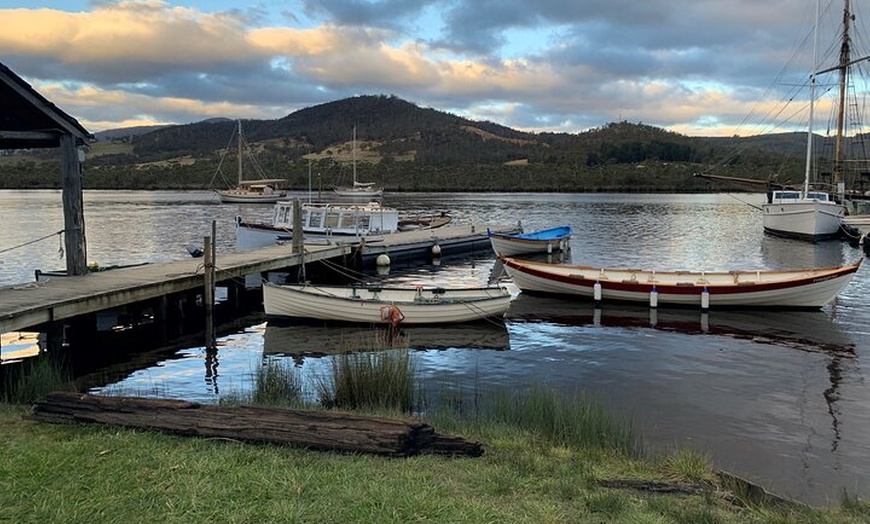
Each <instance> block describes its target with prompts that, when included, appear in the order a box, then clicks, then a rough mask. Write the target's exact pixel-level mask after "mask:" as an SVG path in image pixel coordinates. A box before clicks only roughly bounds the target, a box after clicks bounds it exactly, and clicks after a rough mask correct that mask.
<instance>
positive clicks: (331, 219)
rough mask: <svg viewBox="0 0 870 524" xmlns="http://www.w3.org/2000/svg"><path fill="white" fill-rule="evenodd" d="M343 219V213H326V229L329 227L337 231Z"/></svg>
mask: <svg viewBox="0 0 870 524" xmlns="http://www.w3.org/2000/svg"><path fill="white" fill-rule="evenodd" d="M340 219H341V213H337V212H335V211H329V212H328V213H326V223H325V224H324V227H328V228H330V229H335V228H336V227H338V223H339V221H340Z"/></svg>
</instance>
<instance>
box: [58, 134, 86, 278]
mask: <svg viewBox="0 0 870 524" xmlns="http://www.w3.org/2000/svg"><path fill="white" fill-rule="evenodd" d="M60 155H61V171H62V172H63V229H64V248H65V250H66V274H67V275H69V276H74V275H84V274H87V272H88V255H87V245H86V241H85V238H86V237H85V213H84V197H83V195H82V165H81V162H80V160H79V150H78V148H77V147H76V141H75V137H73V136H72V135H68V134H63V135H61V136H60Z"/></svg>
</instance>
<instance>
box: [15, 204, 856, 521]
mask: <svg viewBox="0 0 870 524" xmlns="http://www.w3.org/2000/svg"><path fill="white" fill-rule="evenodd" d="M761 201H762V198H761V195H740V196H731V195H611V194H603V195H563V194H456V193H449V194H447V193H442V194H398V195H388V196H387V197H386V203H387V204H390V205H394V206H396V207H399V208H401V209H406V210H409V211H414V210H420V211H434V210H437V211H441V210H444V211H448V212H450V213H451V214H452V215H453V216H454V217H455V220H456V221H458V222H468V221H474V222H489V223H504V224H513V223H515V222H517V221H518V220H520V221H522V224H523V226H524V227H525V228H526V229H527V230H533V229H539V228H547V227H553V226H557V225H562V224H569V225H571V226H572V227H573V228H574V231H575V236H574V238H573V240H572V250H571V252H570V255H569V256H568V258H569V259H570V260H572V261H573V262H575V263H584V264H592V265H608V266H622V267H637V268H650V269H697V270H701V269H707V270H712V269H765V268H767V269H773V268H795V267H807V266H830V265H839V264H843V263H845V262H850V261H852V260H854V259H855V258H857V257H859V256H860V252H859V251H858V250H857V249H853V248H851V247H850V246H848V245H846V244H842V243H840V242H836V241H835V242H827V243H822V244H818V245H812V244H807V243H802V242H796V241H789V240H782V239H776V238H771V237H767V236H765V235H763V234H762V232H761V214H760V212H759V211H758V210H757V209H755V208H754V207H752V206H751V205H748V204H747V202H749V203H750V204H753V205H756V206H757V205H759V204H760V203H761ZM0 213H2V219H0V285H9V284H21V283H25V282H33V272H34V270H35V269H42V270H49V269H60V268H62V267H63V260H62V258H60V256H59V252H58V250H59V247H60V242H59V237H58V236H57V235H54V233H55V232H57V231H59V230H61V229H62V227H63V226H62V224H63V213H62V208H61V195H60V192H42V191H40V192H36V191H0ZM270 213H271V206H268V205H266V206H234V205H226V204H223V205H221V204H218V202H217V200H216V198H214V197H213V196H212V195H211V194H210V193H209V192H144V191H136V192H103V191H92V192H91V191H89V192H86V194H85V219H86V226H87V241H88V258H89V261H90V262H92V263H93V262H96V263H98V264H100V265H101V266H109V265H117V264H130V263H138V262H145V261H165V260H170V259H174V258H184V257H187V256H188V254H187V251H186V249H185V246H187V245H201V244H202V238H203V237H204V236H206V235H208V234H209V233H210V230H211V222H212V220H215V221H217V236H218V242H217V246H218V257H220V253H221V252H226V251H230V250H232V249H233V246H234V242H235V233H234V230H233V220H234V217H235V216H236V215H239V214H241V215H243V216H245V217H246V218H249V219H253V218H260V219H265V218H267V217H268V216H269V215H270ZM41 237H47V238H46V239H44V240H41V241H38V242H34V243H32V244H29V245H27V246H25V247H21V248H15V247H16V246H19V245H22V244H25V243H27V242H30V241H33V240H35V239H38V238H41ZM218 263H219V260H218ZM868 271H870V269H868V267H866V266H865V267H862V268H861V269H860V271H859V272H858V274H857V275H856V277H855V279H854V280H853V282H852V283H851V284H850V285H849V286H848V287H847V288H846V289H845V291H844V292H843V293H842V294H841V295H840V296H839V297H838V298H837V299H836V301H835V302H834V303H832V304H830V305H828V306H826V307H825V308H824V309H823V310H821V311H818V312H800V313H783V312H753V313H740V312H716V311H713V312H711V313H709V314H707V315H703V314H701V313H700V312H697V311H688V310H686V311H683V310H679V311H675V310H666V309H659V310H657V311H650V310H649V309H647V308H643V307H628V306H613V305H608V304H604V306H603V307H602V308H601V309H599V310H595V309H594V308H592V306H591V304H589V303H584V302H579V303H573V302H566V301H564V300H558V299H547V298H541V297H529V296H523V295H520V296H518V297H517V298H516V299H515V301H514V303H513V304H512V306H511V310H510V312H509V314H508V318H507V320H506V322H505V323H504V324H484V325H472V326H463V327H452V328H445V329H440V328H439V329H438V330H432V329H423V328H412V329H408V330H405V331H404V332H403V333H402V337H404V338H403V339H402V340H400V341H399V344H398V345H400V346H402V345H404V346H406V347H407V346H410V347H411V348H414V349H415V350H416V351H414V352H413V354H412V355H413V358H414V361H415V364H416V366H417V369H418V370H419V373H420V375H421V378H422V380H423V383H424V384H425V387H426V388H427V389H428V390H431V391H439V390H444V389H451V388H457V389H459V388H461V389H463V390H465V391H468V390H469V388H472V389H473V388H483V387H492V388H497V387H523V386H533V385H540V384H545V385H548V386H552V387H556V388H561V389H564V390H566V391H575V390H577V389H583V390H587V391H591V392H593V393H595V394H597V395H600V396H601V397H602V398H603V399H604V400H605V401H606V402H607V403H608V404H610V405H611V406H613V407H614V408H615V409H619V410H621V411H623V412H625V413H626V414H628V415H630V416H631V417H632V418H633V419H634V421H635V422H636V425H637V426H638V428H639V429H640V431H641V432H642V434H643V435H644V437H645V439H646V442H647V443H648V444H649V445H651V446H652V447H654V448H657V449H665V448H668V447H672V446H690V447H693V448H696V449H699V450H701V451H704V452H706V453H708V454H709V455H710V456H711V457H712V458H713V460H714V462H715V463H716V464H717V465H718V466H719V467H721V468H723V469H726V470H729V471H731V472H733V473H736V474H739V475H742V476H745V477H747V478H749V479H752V480H754V481H757V482H760V483H762V484H763V485H765V486H767V487H769V488H770V489H772V490H774V491H776V492H778V493H780V494H784V495H790V496H793V497H796V498H799V499H801V500H804V501H807V502H810V503H813V504H825V503H831V502H836V501H838V498H839V494H840V492H841V490H843V489H846V490H848V491H849V492H851V493H856V494H858V495H860V496H862V497H865V498H867V497H870V480H868V477H870V386H868V380H867V379H868V373H867V370H866V364H865V361H866V360H867V359H868V358H870V353H868V349H867V348H870V324H868V322H870V307H868V306H870V276H868ZM499 275H500V268H499V267H498V264H497V263H496V262H495V260H494V259H493V257H492V256H491V254H489V253H477V254H475V255H474V256H469V257H461V258H457V259H451V260H444V261H442V263H441V264H440V265H437V266H436V265H431V264H426V265H423V266H420V267H417V268H411V269H402V270H393V271H390V272H389V273H387V274H386V275H383V276H381V277H380V278H382V279H383V280H385V281H388V282H402V283H409V284H439V285H444V286H448V285H479V284H485V283H487V282H489V281H490V280H492V279H494V278H497V277H498V276H499ZM379 336H381V334H380V332H378V331H375V330H371V329H367V328H361V329H354V328H346V327H345V328H342V329H337V328H335V327H331V328H324V327H322V326H316V325H315V326H312V325H308V324H292V323H288V324H281V325H275V324H272V325H269V324H267V323H253V324H252V325H250V326H248V327H247V328H246V329H244V330H243V331H240V332H239V333H236V334H234V335H231V336H227V337H224V338H222V339H221V340H220V348H219V350H218V354H217V355H216V356H215V355H207V354H206V352H205V350H204V348H203V347H202V346H196V345H191V347H185V348H182V349H180V350H178V351H177V352H175V353H174V354H173V355H172V356H171V357H170V358H166V359H165V360H162V361H161V362H160V363H159V364H158V365H155V366H151V367H148V368H145V369H139V370H135V371H132V372H129V373H127V374H125V375H124V376H123V377H122V378H121V379H118V380H113V381H112V382H111V383H107V384H105V385H104V386H103V387H99V388H95V389H94V391H95V392H106V393H120V394H146V395H150V394H154V395H161V396H169V397H176V398H186V399H190V400H196V401H202V402H215V401H217V400H218V398H220V397H221V396H224V395H233V394H243V393H245V392H247V391H249V390H250V388H251V386H252V378H251V377H252V374H253V372H254V370H255V369H256V368H257V367H258V366H259V365H261V364H262V362H263V361H264V359H268V358H278V359H289V358H292V359H293V361H294V362H295V363H296V364H297V366H298V368H299V372H300V376H302V377H303V379H304V380H306V381H308V382H310V381H313V380H315V379H316V377H317V376H318V375H319V374H322V373H325V372H327V371H328V369H329V366H330V359H329V357H322V356H318V354H317V353H318V351H319V349H324V348H326V347H329V346H330V345H331V346H336V347H342V346H343V347H347V346H348V345H350V344H351V343H354V344H357V343H358V344H360V345H361V346H365V345H366V344H369V347H376V346H374V344H382V343H383V342H382V341H381V340H377V337H379ZM291 353H297V355H296V356H286V355H288V354H291ZM300 355H302V356H300Z"/></svg>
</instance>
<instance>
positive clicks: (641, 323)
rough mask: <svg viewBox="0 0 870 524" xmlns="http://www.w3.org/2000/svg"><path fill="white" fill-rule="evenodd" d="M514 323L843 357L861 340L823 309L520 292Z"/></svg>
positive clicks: (514, 304)
mask: <svg viewBox="0 0 870 524" xmlns="http://www.w3.org/2000/svg"><path fill="white" fill-rule="evenodd" d="M506 319H507V320H508V322H550V323H554V324H559V325H577V326H580V325H595V326H606V327H624V328H650V329H658V330H664V331H672V332H678V333H685V334H708V335H717V336H726V337H732V338H737V339H744V340H751V341H752V342H757V343H762V344H772V345H777V346H786V347H791V348H795V349H799V350H803V351H814V352H822V353H827V354H831V355H833V356H838V357H846V358H850V357H854V356H855V344H854V342H852V340H851V339H850V338H849V337H848V336H847V334H846V333H844V332H843V331H841V330H840V327H839V326H838V325H837V324H836V323H835V322H834V321H833V320H832V319H831V318H830V317H829V316H828V315H827V314H826V313H825V312H823V311H760V310H759V311H756V310H752V311H737V310H721V311H719V310H717V311H712V312H709V313H705V312H699V311H698V310H697V309H694V308H692V309H683V308H649V307H647V306H641V305H632V304H605V305H604V306H602V307H595V305H594V303H593V302H592V300H584V299H582V298H581V299H572V300H568V299H564V298H557V297H545V296H536V295H529V294H527V293H520V294H519V295H518V296H517V297H516V298H514V300H513V301H512V302H511V307H510V309H509V310H508V312H507V315H506Z"/></svg>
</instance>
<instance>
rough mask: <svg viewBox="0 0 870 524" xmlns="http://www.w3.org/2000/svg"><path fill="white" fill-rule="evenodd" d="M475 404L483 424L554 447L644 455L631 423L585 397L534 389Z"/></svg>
mask: <svg viewBox="0 0 870 524" xmlns="http://www.w3.org/2000/svg"><path fill="white" fill-rule="evenodd" d="M476 402H477V403H478V406H479V407H478V410H479V412H478V413H477V414H476V415H475V416H477V417H480V418H481V419H483V420H485V421H486V422H489V423H498V424H506V425H510V426H513V427H517V428H523V429H525V430H528V431H531V432H533V433H535V434H537V435H539V436H541V437H543V438H545V439H547V440H548V441H549V442H551V443H553V444H555V445H557V446H571V447H575V448H593V449H600V450H610V451H615V452H618V453H622V454H624V455H626V456H631V457H635V456H640V455H642V453H643V446H642V441H641V438H640V437H639V436H638V435H637V434H636V433H635V431H634V429H633V427H632V424H631V422H630V421H629V420H624V419H622V418H620V417H619V416H617V415H615V414H614V413H613V412H611V411H608V410H607V409H605V407H604V405H603V403H602V402H601V401H600V400H599V399H597V398H595V397H593V396H591V395H588V394H585V393H573V394H571V393H563V392H559V391H556V390H549V389H545V388H543V387H533V388H531V389H529V390H523V391H516V392H514V391H495V392H491V393H490V394H488V395H483V396H482V397H481V398H480V399H478V400H476Z"/></svg>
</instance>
